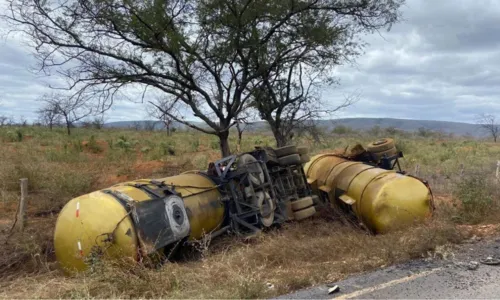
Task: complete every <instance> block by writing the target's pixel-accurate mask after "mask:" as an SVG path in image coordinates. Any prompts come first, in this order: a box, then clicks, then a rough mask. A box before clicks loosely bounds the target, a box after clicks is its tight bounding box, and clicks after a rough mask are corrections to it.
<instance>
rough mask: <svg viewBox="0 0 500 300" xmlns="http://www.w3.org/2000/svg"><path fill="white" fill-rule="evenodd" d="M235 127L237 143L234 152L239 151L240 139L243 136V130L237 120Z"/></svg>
mask: <svg viewBox="0 0 500 300" xmlns="http://www.w3.org/2000/svg"><path fill="white" fill-rule="evenodd" d="M236 129H237V130H238V143H237V144H236V152H238V153H239V152H240V151H241V140H242V138H243V130H242V129H241V127H240V123H239V122H237V123H236Z"/></svg>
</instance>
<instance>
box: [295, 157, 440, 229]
mask: <svg viewBox="0 0 500 300" xmlns="http://www.w3.org/2000/svg"><path fill="white" fill-rule="evenodd" d="M304 171H305V174H306V177H307V180H308V183H309V184H310V185H311V188H312V190H313V192H314V193H316V194H317V195H318V196H320V197H321V196H323V197H326V198H327V199H328V200H329V201H330V203H331V204H332V205H333V206H335V207H342V208H346V207H347V208H348V209H351V210H352V211H353V212H354V213H355V215H356V216H357V217H358V219H359V220H360V221H361V222H363V224H364V225H365V226H366V227H367V228H368V229H370V230H371V231H373V232H376V233H385V232H388V231H390V230H391V229H395V228H401V227H404V226H408V225H409V224H414V223H415V222H417V223H418V222H421V221H422V220H424V219H425V218H426V217H428V216H429V215H430V214H431V212H432V193H431V191H430V189H429V188H428V187H427V186H426V185H425V184H424V183H423V182H422V181H420V180H418V179H416V178H414V177H411V176H407V175H403V174H400V173H397V172H396V171H393V170H385V169H381V168H377V167H374V166H370V165H367V164H364V163H361V162H354V161H349V160H346V159H344V158H341V157H338V156H337V155H335V154H321V155H317V156H314V157H312V158H311V160H310V161H309V162H308V163H307V164H306V165H305V166H304Z"/></svg>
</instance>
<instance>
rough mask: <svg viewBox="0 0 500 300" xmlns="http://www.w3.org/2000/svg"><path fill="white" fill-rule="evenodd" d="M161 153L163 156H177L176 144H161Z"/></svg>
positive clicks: (169, 142)
mask: <svg viewBox="0 0 500 300" xmlns="http://www.w3.org/2000/svg"><path fill="white" fill-rule="evenodd" d="M160 153H161V155H172V156H173V155H175V142H174V141H168V142H161V143H160Z"/></svg>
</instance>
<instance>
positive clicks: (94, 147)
mask: <svg viewBox="0 0 500 300" xmlns="http://www.w3.org/2000/svg"><path fill="white" fill-rule="evenodd" d="M85 146H86V147H87V148H88V149H89V150H90V151H91V152H92V153H101V152H102V151H104V149H103V148H102V147H101V146H100V145H99V144H98V143H97V141H96V139H95V136H94V135H91V136H90V139H89V141H88V143H87V144H86V145H85Z"/></svg>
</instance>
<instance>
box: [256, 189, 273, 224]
mask: <svg viewBox="0 0 500 300" xmlns="http://www.w3.org/2000/svg"><path fill="white" fill-rule="evenodd" d="M256 196H257V197H256V198H257V203H255V204H256V206H257V207H258V208H259V217H260V222H261V223H262V225H264V226H265V227H269V226H271V225H273V223H274V209H275V206H274V203H273V199H271V197H269V194H268V193H264V192H262V191H260V192H257V193H256Z"/></svg>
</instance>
